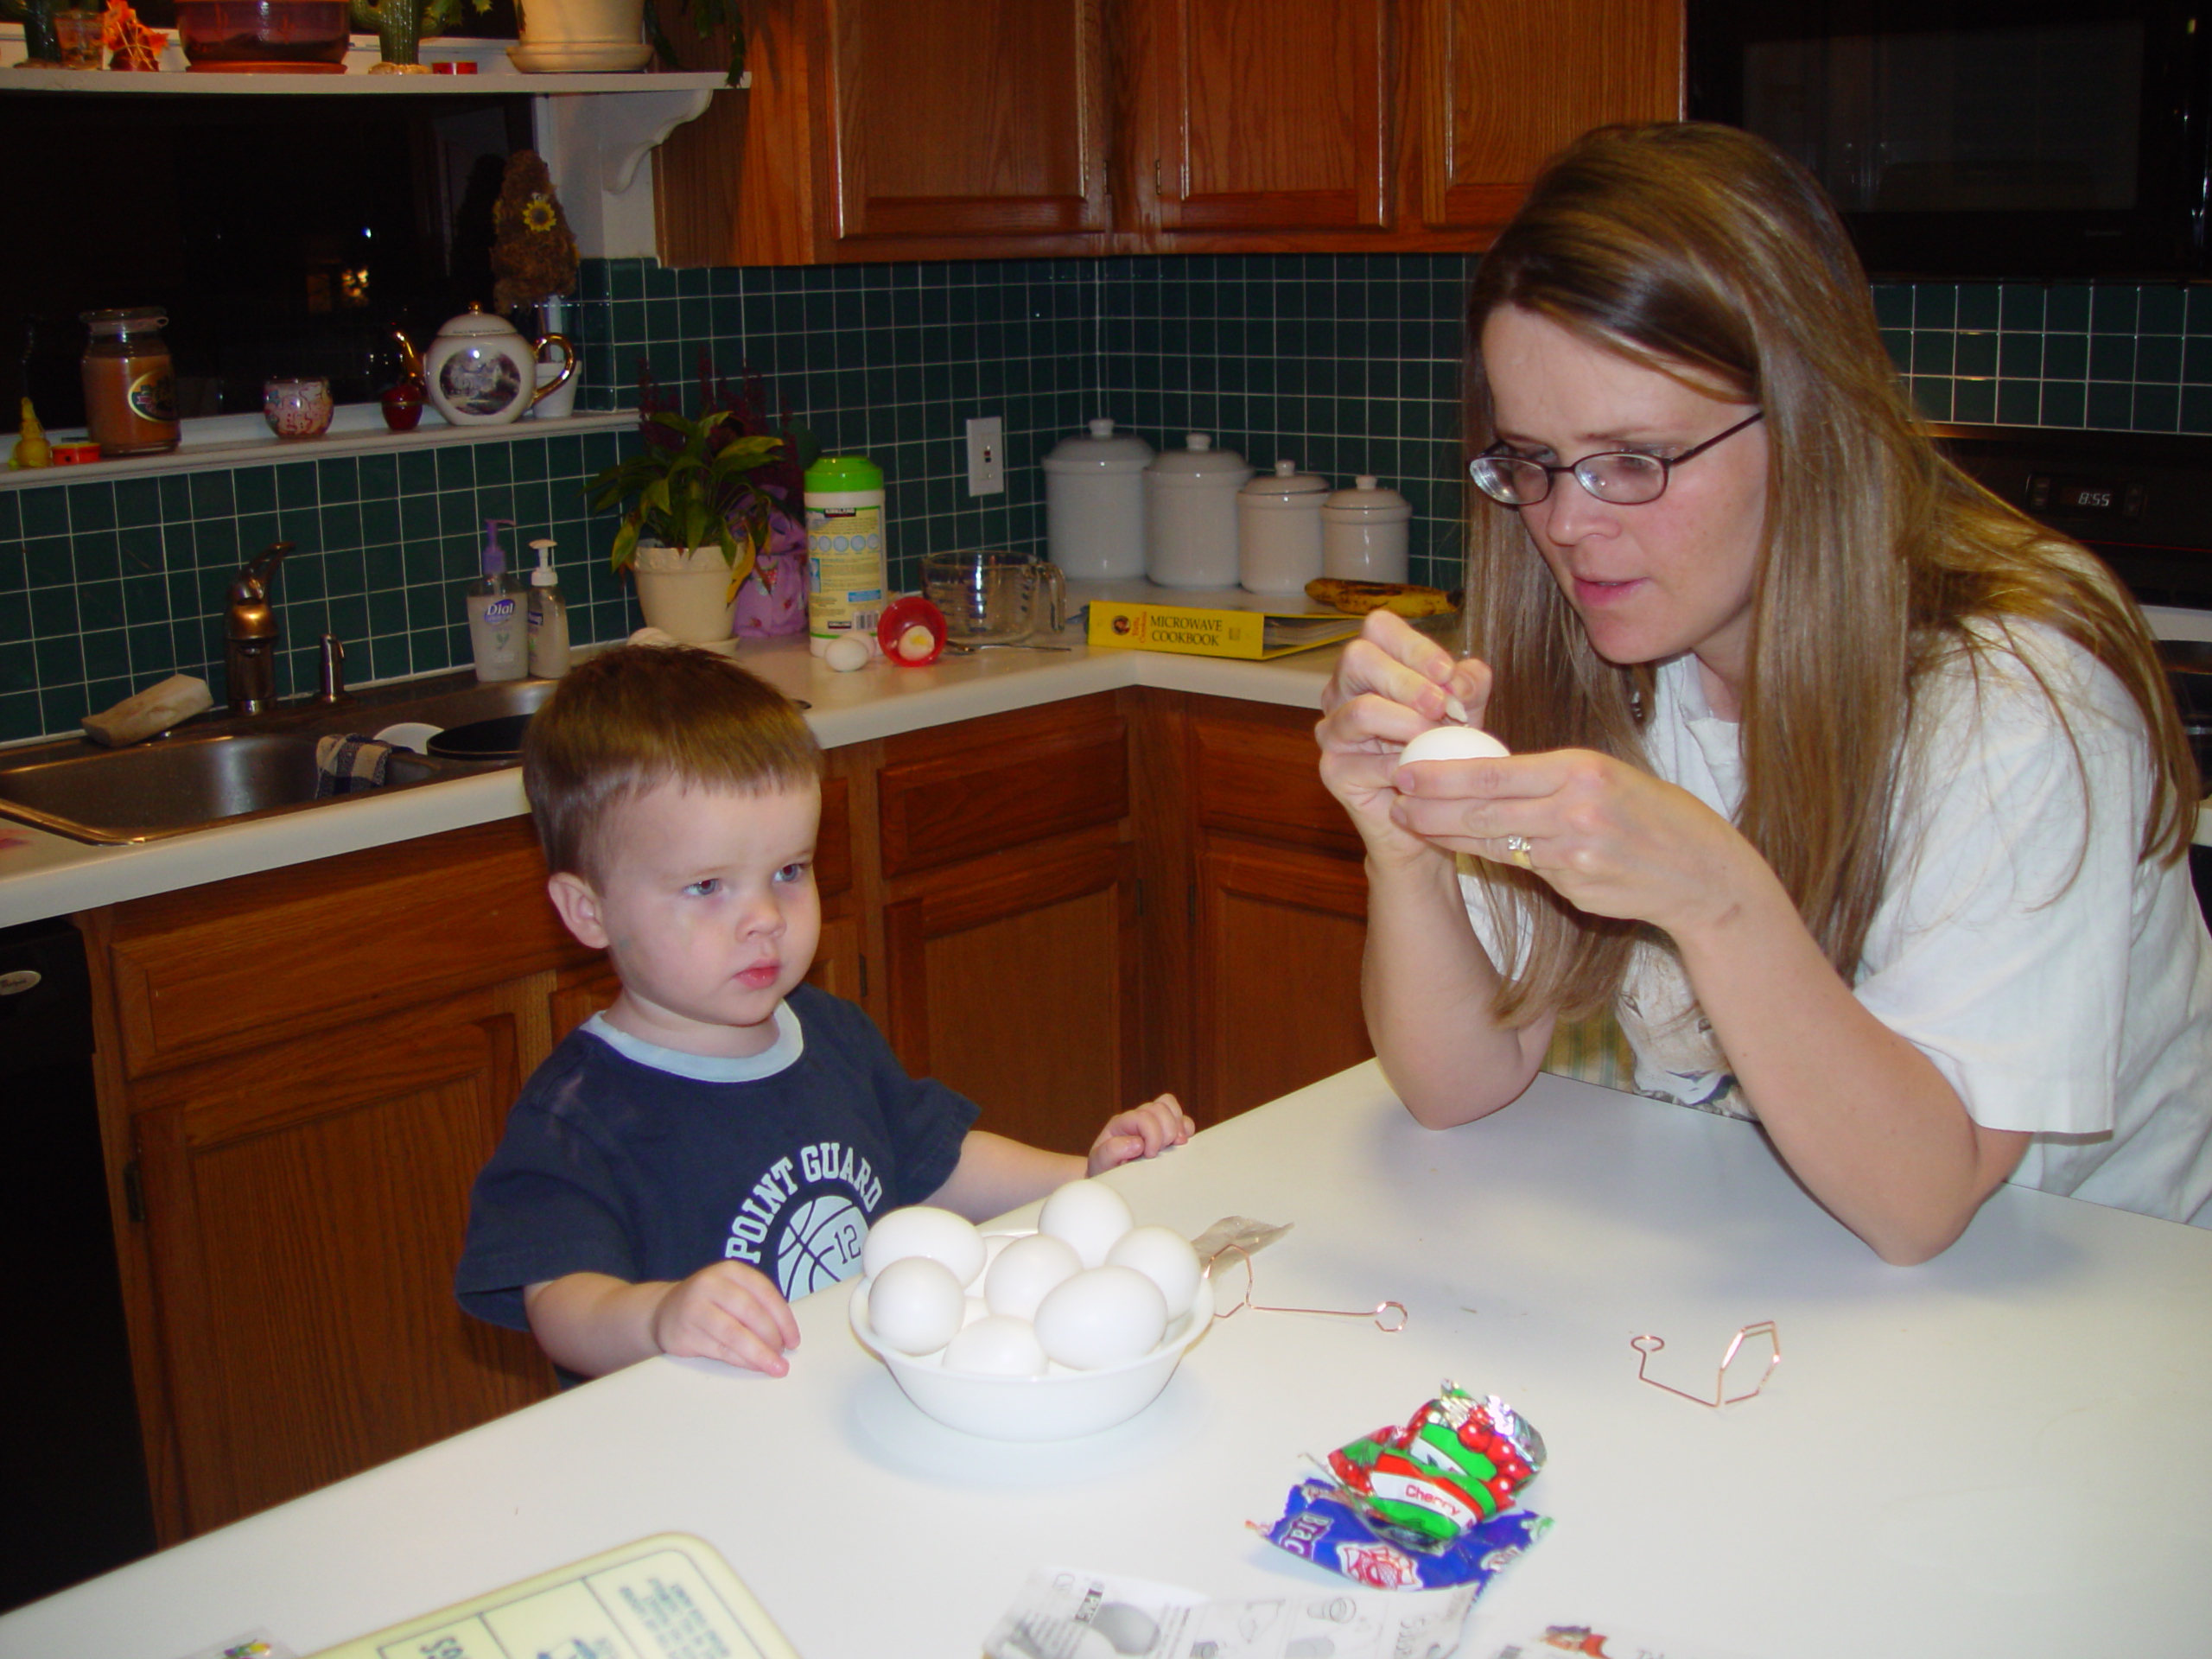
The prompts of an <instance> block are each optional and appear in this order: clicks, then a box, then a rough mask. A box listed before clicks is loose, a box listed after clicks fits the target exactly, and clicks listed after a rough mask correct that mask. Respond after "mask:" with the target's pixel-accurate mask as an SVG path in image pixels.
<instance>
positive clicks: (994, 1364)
mask: <svg viewBox="0 0 2212 1659" xmlns="http://www.w3.org/2000/svg"><path fill="white" fill-rule="evenodd" d="M944 1369H945V1370H948V1371H964V1372H966V1373H968V1374H969V1376H1044V1375H1045V1371H1046V1357H1045V1349H1044V1346H1043V1344H1040V1343H1039V1341H1038V1340H1037V1329H1036V1327H1035V1326H1034V1325H1031V1324H1030V1323H1029V1321H1028V1320H1027V1319H1015V1318H1014V1317H1013V1316H1012V1315H1011V1314H1006V1313H994V1314H992V1315H991V1316H990V1317H989V1318H988V1319H978V1320H976V1322H975V1323H974V1324H973V1325H968V1326H966V1327H965V1328H964V1329H963V1330H962V1331H961V1332H960V1334H959V1335H958V1336H957V1337H955V1338H953V1339H952V1340H951V1342H950V1343H949V1344H946V1346H945V1350H944Z"/></svg>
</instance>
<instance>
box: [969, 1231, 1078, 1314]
mask: <svg viewBox="0 0 2212 1659" xmlns="http://www.w3.org/2000/svg"><path fill="white" fill-rule="evenodd" d="M1082 1271H1083V1258H1082V1257H1081V1256H1079V1255H1077V1254H1076V1253H1075V1246H1074V1245H1072V1244H1071V1243H1068V1242H1067V1241H1066V1240H1065V1239H1064V1238H1054V1237H1053V1236H1052V1235H1051V1234H1050V1233H1034V1234H1032V1235H1031V1236H1029V1237H1027V1238H1018V1239H1016V1240H1014V1243H1011V1244H1009V1245H1007V1247H1006V1249H1005V1250H1004V1251H1003V1252H1002V1253H1001V1255H1000V1256H999V1259H998V1260H997V1261H995V1262H992V1263H991V1265H990V1268H989V1270H988V1272H986V1273H985V1274H983V1300H985V1301H987V1302H988V1303H989V1304H990V1305H991V1312H992V1313H1010V1314H1012V1315H1013V1316H1014V1318H1015V1319H1035V1318H1036V1317H1037V1304H1038V1303H1039V1302H1041V1301H1043V1300H1045V1297H1046V1294H1047V1293H1048V1292H1050V1291H1052V1290H1055V1289H1057V1288H1058V1287H1059V1286H1061V1285H1062V1284H1064V1283H1065V1282H1066V1281H1068V1280H1070V1279H1072V1278H1074V1277H1075V1276H1076V1274H1078V1273H1081V1272H1082Z"/></svg>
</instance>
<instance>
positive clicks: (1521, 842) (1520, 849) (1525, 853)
mask: <svg viewBox="0 0 2212 1659" xmlns="http://www.w3.org/2000/svg"><path fill="white" fill-rule="evenodd" d="M1505 850H1506V851H1507V852H1509V853H1510V854H1512V855H1513V861H1514V862H1515V863H1516V864H1518V865H1519V866H1520V867H1521V868H1522V869H1524V870H1531V871H1533V870H1534V869H1535V868H1536V867H1535V864H1533V863H1532V862H1530V861H1529V837H1528V836H1507V837H1506V838H1505Z"/></svg>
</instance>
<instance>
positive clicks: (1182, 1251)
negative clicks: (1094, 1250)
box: [1106, 1227, 1200, 1319]
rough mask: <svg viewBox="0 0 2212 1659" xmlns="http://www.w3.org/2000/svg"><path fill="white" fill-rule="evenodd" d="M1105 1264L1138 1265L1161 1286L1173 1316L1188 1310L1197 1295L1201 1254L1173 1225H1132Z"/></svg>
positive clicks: (1123, 1266)
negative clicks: (1199, 1257) (1199, 1254)
mask: <svg viewBox="0 0 2212 1659" xmlns="http://www.w3.org/2000/svg"><path fill="white" fill-rule="evenodd" d="M1106 1264H1107V1266H1109V1267H1113V1268H1135V1269H1136V1270H1137V1271H1138V1272H1139V1273H1141V1274H1144V1276H1145V1277H1146V1278H1147V1279H1149V1280H1151V1281H1152V1282H1153V1283H1154V1284H1155V1285H1158V1286H1159V1287H1160V1295H1161V1296H1162V1297H1164V1298H1165V1299H1166V1302H1167V1317H1168V1318H1169V1319H1181V1318H1182V1317H1183V1316H1184V1315H1185V1313H1189V1312H1190V1311H1191V1299H1192V1297H1194V1296H1196V1295H1197V1294H1198V1274H1199V1272H1200V1269H1199V1267H1198V1252H1197V1251H1196V1250H1194V1249H1192V1248H1191V1241H1190V1240H1189V1239H1187V1238H1185V1237H1184V1236H1183V1235H1182V1234H1180V1233H1179V1232H1177V1231H1176V1230H1174V1229H1173V1227H1132V1228H1131V1229H1130V1230H1128V1232H1126V1233H1123V1234H1122V1236H1121V1237H1120V1238H1118V1239H1116V1240H1115V1242H1114V1248H1113V1249H1110V1250H1109V1251H1107V1252H1106Z"/></svg>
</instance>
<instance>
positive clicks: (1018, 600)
mask: <svg viewBox="0 0 2212 1659" xmlns="http://www.w3.org/2000/svg"><path fill="white" fill-rule="evenodd" d="M922 592H923V594H925V596H926V597H927V598H928V600H929V601H930V602H931V604H933V605H935V606H936V607H938V609H939V610H940V611H943V612H944V624H945V637H946V639H948V640H949V641H950V643H952V644H954V645H1019V644H1020V642H1021V641H1023V640H1025V639H1027V638H1029V636H1030V635H1031V634H1032V633H1034V632H1036V631H1037V630H1038V629H1039V628H1040V627H1042V628H1045V629H1046V630H1048V631H1053V632H1057V631H1058V628H1059V627H1060V626H1061V623H1062V619H1063V617H1064V615H1065V609H1066V604H1067V597H1066V594H1067V590H1066V588H1065V585H1064V583H1063V582H1062V581H1061V578H1060V570H1059V567H1058V565H1055V564H1050V563H1046V561H1045V560H1043V559H1040V558H1039V557H1038V556H1036V555H1035V554H1033V553H1020V552H1013V551H1009V550H1005V549H989V550H982V551H976V552H962V553H925V554H924V555H923V556H922Z"/></svg>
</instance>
